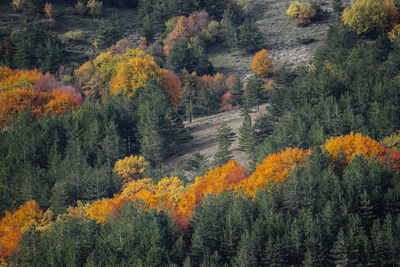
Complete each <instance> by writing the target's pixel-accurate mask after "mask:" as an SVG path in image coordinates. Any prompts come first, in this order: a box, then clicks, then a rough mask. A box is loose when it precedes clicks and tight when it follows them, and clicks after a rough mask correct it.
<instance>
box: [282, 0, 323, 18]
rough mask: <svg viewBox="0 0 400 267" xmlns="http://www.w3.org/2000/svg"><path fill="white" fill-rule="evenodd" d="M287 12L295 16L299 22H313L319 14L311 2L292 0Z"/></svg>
mask: <svg viewBox="0 0 400 267" xmlns="http://www.w3.org/2000/svg"><path fill="white" fill-rule="evenodd" d="M286 14H287V15H289V16H291V17H293V18H295V19H296V20H298V21H299V22H307V23H308V22H311V20H312V19H313V18H314V17H315V16H316V15H317V10H316V9H315V7H314V6H313V5H312V4H310V3H300V2H297V1H295V2H292V3H291V4H290V6H289V8H288V9H287V10H286Z"/></svg>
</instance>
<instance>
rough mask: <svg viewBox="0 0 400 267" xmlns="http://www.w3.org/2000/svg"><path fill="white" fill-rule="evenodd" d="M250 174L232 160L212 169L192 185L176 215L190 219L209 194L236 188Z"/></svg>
mask: <svg viewBox="0 0 400 267" xmlns="http://www.w3.org/2000/svg"><path fill="white" fill-rule="evenodd" d="M247 177H248V174H247V173H246V172H245V171H244V168H243V167H242V166H240V165H239V164H238V163H237V162H236V161H234V160H230V161H229V162H228V163H226V164H225V165H223V166H221V167H215V168H214V169H210V170H209V171H208V172H207V173H206V174H205V175H204V177H197V178H196V181H195V182H194V184H192V185H190V186H189V188H188V190H187V192H186V193H185V194H183V195H182V196H181V197H180V199H179V203H178V205H177V210H176V213H177V214H178V215H184V216H187V217H190V215H191V214H192V212H193V210H194V208H195V207H196V205H198V204H200V203H201V202H202V199H203V197H204V196H205V195H206V194H208V193H215V194H218V193H220V192H222V191H226V190H230V189H234V188H236V186H237V185H238V184H239V183H240V182H241V181H242V180H244V179H246V178H247Z"/></svg>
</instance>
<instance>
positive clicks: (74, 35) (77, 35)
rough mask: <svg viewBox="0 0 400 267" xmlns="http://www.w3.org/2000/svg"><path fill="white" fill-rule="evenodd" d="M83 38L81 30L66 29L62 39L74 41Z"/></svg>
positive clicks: (66, 41)
mask: <svg viewBox="0 0 400 267" xmlns="http://www.w3.org/2000/svg"><path fill="white" fill-rule="evenodd" d="M82 39H83V33H82V31H68V32H66V33H65V35H64V38H63V41H64V42H65V43H70V42H76V41H79V40H82Z"/></svg>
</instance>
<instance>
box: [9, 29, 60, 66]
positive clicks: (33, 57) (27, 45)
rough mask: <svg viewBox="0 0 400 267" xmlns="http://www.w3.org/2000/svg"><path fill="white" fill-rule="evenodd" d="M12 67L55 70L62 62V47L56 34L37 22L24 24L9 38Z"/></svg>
mask: <svg viewBox="0 0 400 267" xmlns="http://www.w3.org/2000/svg"><path fill="white" fill-rule="evenodd" d="M11 42H12V48H13V50H14V54H13V56H12V58H11V66H12V67H14V68H21V69H30V68H39V69H41V70H42V71H51V72H55V71H56V70H58V67H59V66H60V65H61V64H62V63H63V55H64V47H63V45H62V43H61V41H60V40H59V39H58V37H57V35H56V34H54V33H52V32H49V31H47V30H46V29H44V28H43V27H42V26H41V25H39V24H35V23H32V24H26V25H24V27H23V28H22V29H20V30H18V31H17V32H16V33H15V34H14V35H13V36H12V39H11Z"/></svg>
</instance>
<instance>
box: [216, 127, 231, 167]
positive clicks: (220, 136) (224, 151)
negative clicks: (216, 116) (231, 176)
mask: <svg viewBox="0 0 400 267" xmlns="http://www.w3.org/2000/svg"><path fill="white" fill-rule="evenodd" d="M234 139H235V133H233V132H232V130H231V128H229V126H228V125H227V124H226V123H223V124H222V125H221V128H220V129H219V130H218V133H217V141H218V151H217V153H216V154H215V156H214V164H215V165H218V166H221V165H224V164H225V163H227V162H228V160H230V159H231V158H232V155H231V153H232V152H231V151H230V147H231V145H232V142H233V141H234Z"/></svg>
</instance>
